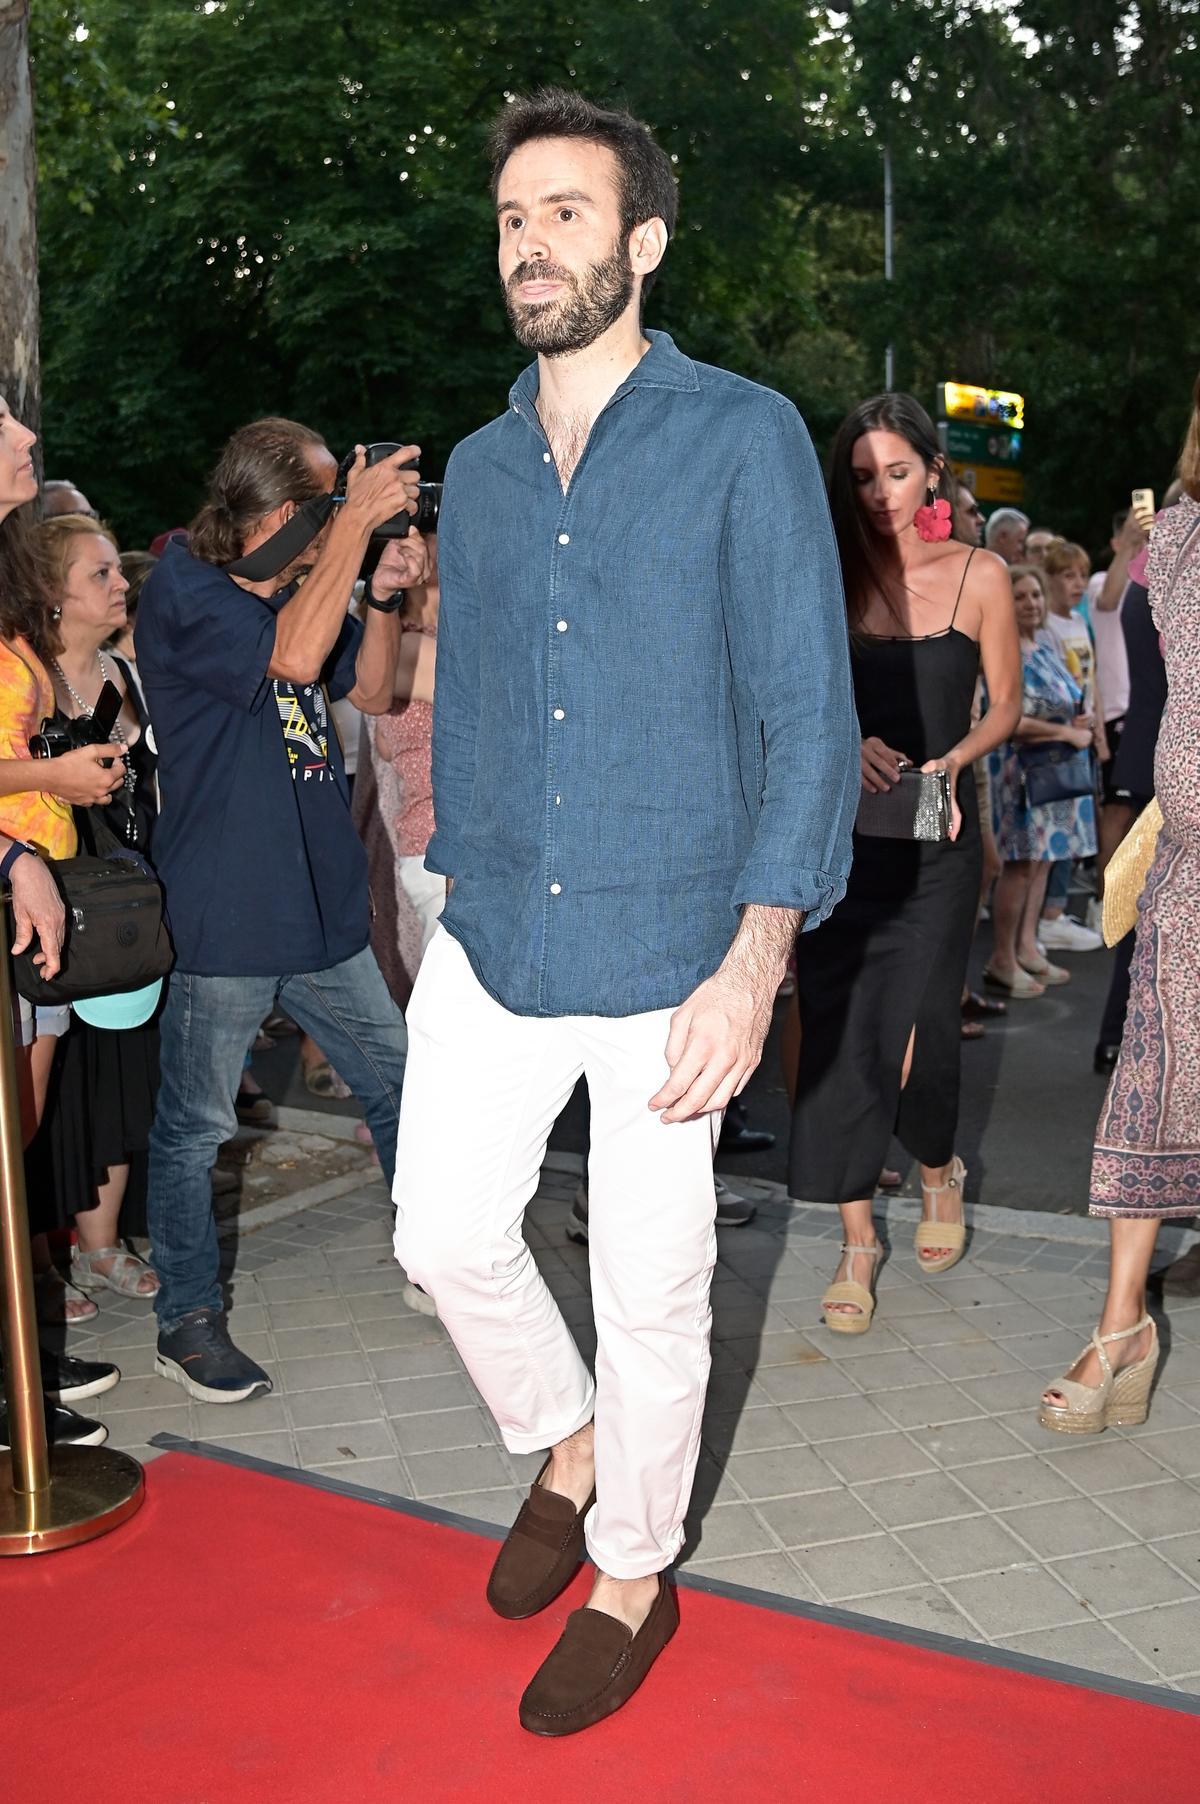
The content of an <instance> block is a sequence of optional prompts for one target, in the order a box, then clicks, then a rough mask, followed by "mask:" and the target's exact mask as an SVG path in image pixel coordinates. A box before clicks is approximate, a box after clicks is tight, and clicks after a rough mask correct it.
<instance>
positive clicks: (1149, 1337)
mask: <svg viewBox="0 0 1200 1804" xmlns="http://www.w3.org/2000/svg"><path fill="white" fill-rule="evenodd" d="M1192 401H1193V406H1192V418H1191V423H1190V425H1189V428H1188V434H1187V439H1186V441H1185V443H1184V447H1183V452H1182V454H1181V457H1180V461H1179V477H1180V481H1181V483H1182V486H1183V494H1182V495H1181V497H1180V499H1179V501H1178V502H1176V504H1175V506H1174V507H1172V508H1169V509H1168V510H1167V511H1166V512H1165V513H1163V514H1161V515H1160V516H1159V518H1158V520H1157V522H1156V523H1155V527H1154V531H1153V534H1152V537H1151V541H1150V551H1149V557H1148V559H1147V566H1146V569H1147V586H1148V588H1149V591H1150V606H1151V610H1152V612H1153V615H1154V620H1155V624H1156V625H1157V627H1158V630H1159V633H1160V634H1161V636H1162V647H1163V656H1164V659H1165V661H1166V669H1167V705H1166V711H1165V713H1164V715H1163V721H1162V727H1161V729H1160V731H1159V737H1158V749H1157V752H1156V754H1155V761H1154V777H1155V793H1156V795H1157V797H1158V801H1159V805H1160V807H1161V808H1162V814H1163V826H1162V831H1161V833H1160V834H1159V839H1158V849H1157V852H1156V854H1155V858H1154V862H1153V864H1152V866H1151V869H1150V874H1149V876H1148V877H1147V879H1146V885H1145V888H1144V890H1143V892H1142V897H1141V901H1140V903H1139V907H1138V924H1137V939H1136V942H1135V949H1134V954H1133V964H1132V967H1131V973H1130V994H1129V1011H1128V1014H1127V1016H1126V1021H1125V1034H1124V1038H1123V1039H1122V1041H1121V1050H1120V1053H1119V1055H1118V1058H1117V1063H1116V1067H1115V1069H1114V1071H1113V1074H1112V1079H1111V1081H1110V1083H1109V1088H1108V1095H1107V1097H1106V1099H1105V1103H1104V1109H1103V1112H1102V1114H1101V1117H1100V1123H1099V1126H1098V1128H1097V1130H1096V1142H1095V1148H1094V1151H1093V1156H1092V1195H1091V1212H1092V1214H1093V1215H1101V1216H1107V1217H1108V1218H1109V1219H1110V1221H1111V1223H1112V1229H1111V1232H1112V1251H1111V1266H1110V1271H1109V1283H1108V1296H1107V1298H1106V1299H1105V1304H1104V1311H1103V1314H1102V1315H1101V1317H1100V1325H1099V1328H1098V1329H1097V1330H1096V1332H1095V1333H1094V1334H1093V1335H1092V1340H1091V1344H1090V1346H1089V1347H1088V1348H1087V1349H1086V1351H1085V1352H1084V1353H1083V1354H1082V1355H1081V1357H1080V1358H1079V1359H1078V1360H1077V1361H1076V1362H1075V1364H1074V1365H1073V1366H1072V1368H1071V1370H1070V1372H1069V1373H1068V1374H1067V1375H1066V1377H1064V1378H1060V1379H1059V1380H1058V1382H1057V1384H1055V1385H1054V1386H1053V1387H1052V1388H1051V1389H1050V1390H1048V1391H1045V1392H1044V1393H1043V1396H1042V1406H1041V1413H1040V1420H1041V1422H1042V1424H1043V1426H1044V1427H1046V1428H1053V1429H1057V1430H1058V1431H1060V1432H1062V1433H1066V1434H1096V1433H1099V1432H1100V1430H1101V1429H1103V1428H1108V1427H1113V1426H1123V1425H1128V1424H1132V1423H1137V1422H1143V1421H1145V1419H1146V1412H1147V1408H1148V1404H1149V1396H1150V1387H1151V1384H1152V1382H1153V1379H1154V1373H1155V1368H1156V1366H1157V1364H1158V1351H1159V1349H1158V1331H1157V1328H1156V1326H1155V1323H1154V1321H1153V1320H1152V1318H1151V1317H1150V1316H1149V1315H1148V1314H1147V1312H1146V1278H1147V1275H1148V1273H1149V1270H1150V1260H1151V1257H1152V1256H1153V1252H1154V1243H1155V1238H1156V1236H1157V1233H1158V1224H1159V1222H1160V1221H1162V1220H1164V1219H1170V1218H1171V1217H1176V1218H1187V1217H1190V1216H1193V1215H1195V1214H1196V1213H1197V1210H1200V962H1198V961H1197V957H1196V947H1197V944H1198V943H1200V784H1198V782H1197V773H1198V772H1200V378H1198V379H1197V382H1196V385H1195V389H1194V392H1193V397H1192Z"/></svg>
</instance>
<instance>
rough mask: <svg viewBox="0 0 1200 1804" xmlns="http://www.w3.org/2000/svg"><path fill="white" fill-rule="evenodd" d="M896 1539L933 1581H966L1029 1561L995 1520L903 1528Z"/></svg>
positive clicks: (985, 1518)
mask: <svg viewBox="0 0 1200 1804" xmlns="http://www.w3.org/2000/svg"><path fill="white" fill-rule="evenodd" d="M897 1539H898V1540H899V1541H901V1542H902V1543H903V1544H904V1546H905V1547H907V1548H908V1550H909V1552H910V1553H911V1554H912V1555H913V1557H914V1559H916V1560H918V1561H919V1562H920V1564H921V1565H922V1566H923V1567H924V1568H925V1570H926V1572H927V1573H928V1574H929V1576H930V1577H931V1578H935V1579H951V1578H967V1577H970V1576H971V1575H972V1574H974V1573H978V1572H996V1571H998V1570H999V1569H1000V1568H1001V1567H1006V1566H1017V1565H1020V1564H1021V1563H1022V1561H1028V1560H1029V1555H1028V1553H1027V1552H1026V1550H1025V1549H1024V1548H1023V1547H1022V1546H1021V1544H1020V1542H1019V1541H1017V1540H1016V1539H1015V1537H1014V1536H1013V1535H1011V1534H1010V1533H1009V1531H1008V1530H1007V1529H1006V1528H1005V1527H1004V1525H1003V1523H1002V1521H1001V1520H1000V1518H999V1517H998V1516H968V1517H967V1518H966V1519H965V1520H964V1521H962V1522H934V1523H930V1524H929V1525H928V1526H927V1527H924V1528H906V1529H904V1530H903V1531H902V1532H901V1533H900V1534H899V1535H898V1536H897Z"/></svg>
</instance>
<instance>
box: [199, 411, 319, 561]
mask: <svg viewBox="0 0 1200 1804" xmlns="http://www.w3.org/2000/svg"><path fill="white" fill-rule="evenodd" d="M327 449H328V446H327V445H326V443H325V440H324V439H323V438H322V437H321V434H320V433H319V432H314V431H313V430H312V428H311V427H310V426H301V425H300V424H299V423H298V422H297V421H296V420H283V419H279V418H276V417H271V418H269V419H265V420H255V421H254V422H253V423H252V424H251V425H249V426H240V427H239V428H238V430H237V431H236V432H235V433H234V435H233V437H232V438H231V439H230V440H229V443H228V444H227V445H226V446H225V449H224V450H223V451H222V453H221V455H220V458H219V459H218V461H217V467H216V469H215V470H214V471H213V473H212V475H211V476H210V477H209V479H208V499H207V501H206V502H205V504H204V506H203V507H202V508H201V509H200V512H199V513H198V514H197V515H196V518H195V519H194V520H193V521H192V524H191V526H190V527H189V528H188V550H189V551H190V552H191V553H192V555H193V556H194V557H198V558H203V560H204V562H205V563H206V564H231V563H232V562H233V561H234V559H235V558H238V557H240V556H241V554H242V551H243V549H244V547H245V542H246V539H247V538H248V537H249V535H250V533H251V532H252V531H253V529H254V527H255V526H256V525H257V524H258V522H259V521H260V520H261V519H262V518H263V515H264V514H269V513H273V512H274V510H275V509H276V508H277V507H280V506H281V505H282V504H283V502H285V501H294V502H296V504H297V505H299V504H300V503H301V502H304V501H311V500H312V498H313V496H314V495H321V494H323V493H324V492H325V490H326V489H327V488H328V487H329V484H328V483H324V482H322V481H321V479H320V478H319V477H318V476H317V475H316V474H315V472H314V471H313V468H312V464H311V463H310V461H309V454H310V453H311V452H312V451H314V450H319V451H325V450H327Z"/></svg>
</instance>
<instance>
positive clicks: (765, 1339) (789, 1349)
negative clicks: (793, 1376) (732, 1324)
mask: <svg viewBox="0 0 1200 1804" xmlns="http://www.w3.org/2000/svg"><path fill="white" fill-rule="evenodd" d="M715 1346H725V1347H728V1349H729V1351H730V1352H731V1353H732V1355H733V1357H734V1358H735V1359H736V1361H737V1363H738V1365H739V1366H740V1368H741V1369H742V1371H744V1372H753V1371H756V1370H757V1369H759V1368H760V1367H761V1368H764V1369H765V1368H767V1367H770V1366H795V1365H802V1366H803V1365H821V1364H823V1363H824V1357H825V1356H824V1354H822V1353H818V1351H817V1349H816V1348H815V1347H814V1346H813V1344H812V1342H811V1341H810V1340H807V1339H806V1338H805V1337H804V1335H802V1334H800V1333H798V1332H797V1330H796V1329H795V1328H790V1327H789V1328H787V1329H786V1330H784V1331H783V1332H782V1333H770V1334H764V1335H761V1336H755V1335H750V1336H748V1337H747V1336H743V1337H739V1338H735V1339H733V1340H729V1341H721V1340H719V1339H716V1338H714V1347H715Z"/></svg>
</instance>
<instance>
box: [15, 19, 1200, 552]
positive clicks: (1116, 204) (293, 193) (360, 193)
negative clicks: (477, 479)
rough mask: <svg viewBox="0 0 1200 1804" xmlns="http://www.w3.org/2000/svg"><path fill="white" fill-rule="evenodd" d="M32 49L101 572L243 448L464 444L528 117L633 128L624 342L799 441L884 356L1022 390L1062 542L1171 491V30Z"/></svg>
mask: <svg viewBox="0 0 1200 1804" xmlns="http://www.w3.org/2000/svg"><path fill="white" fill-rule="evenodd" d="M33 24H34V50H35V58H36V62H35V72H36V77H37V83H38V104H39V129H40V142H41V153H42V169H41V178H42V179H41V226H42V271H43V369H44V373H43V391H44V407H43V417H44V423H45V429H46V439H47V446H48V458H49V462H50V465H51V466H52V473H69V474H71V475H72V476H73V477H75V478H76V479H77V480H79V481H81V482H82V483H83V484H84V486H85V487H86V488H88V489H89V491H92V492H94V496H95V498H96V499H97V500H98V501H99V502H100V503H101V504H102V505H103V507H104V508H105V510H106V511H107V512H108V513H110V514H111V516H112V518H113V519H114V521H115V522H116V523H117V525H118V527H119V529H120V531H121V533H122V535H123V537H124V538H125V539H126V541H127V542H134V540H136V539H138V538H144V537H146V536H147V535H149V534H150V533H151V532H153V531H155V530H157V529H159V528H161V527H163V526H165V525H171V524H175V523H177V522H178V521H179V520H180V519H182V518H186V517H187V516H188V514H189V513H190V512H191V510H192V508H193V506H194V503H195V500H196V496H197V492H198V488H199V484H200V481H201V479H202V475H203V472H204V469H205V468H206V466H207V465H208V464H209V463H210V462H211V459H212V456H213V453H214V451H215V449H216V447H217V446H218V445H219V444H220V442H221V440H222V439H223V438H224V437H225V436H226V435H227V433H228V432H229V431H230V430H231V429H232V427H233V426H235V425H236V424H238V423H239V422H240V421H241V420H243V419H245V418H247V417H251V416H253V415H255V414H259V413H265V412H268V411H280V412H287V413H290V414H293V415H295V416H297V417H299V418H302V419H305V420H308V421H310V422H311V423H312V424H314V425H316V426H318V427H319V428H320V429H321V430H322V431H324V432H325V433H326V435H327V437H328V438H329V440H330V443H331V444H333V445H334V446H336V447H341V446H344V445H348V444H350V443H352V442H353V441H354V440H355V439H356V438H369V437H384V436H389V437H390V436H393V435H396V434H403V435H405V436H410V435H411V436H412V437H414V438H417V439H418V440H419V441H420V442H421V444H422V445H423V447H424V460H423V461H424V463H425V466H426V468H427V470H428V472H429V473H430V474H436V473H439V472H440V468H441V466H442V465H443V464H444V462H445V458H446V456H447V455H448V453H449V450H450V448H451V446H452V445H453V443H454V442H455V441H456V439H457V438H459V437H461V436H462V434H464V433H465V432H468V431H471V430H472V429H473V428H474V427H476V426H478V425H479V424H481V423H482V422H483V421H484V420H486V419H488V418H490V417H492V415H493V414H494V413H495V412H496V411H497V409H498V407H500V406H501V405H502V404H503V400H504V396H505V394H506V392H507V387H508V384H509V382H510V381H511V379H512V377H513V375H514V374H515V372H516V370H517V369H518V368H519V367H520V364H521V362H522V355H521V353H520V352H519V351H518V350H517V348H516V347H515V346H514V345H513V343H512V340H511V338H510V335H509V333H508V330H507V326H506V323H505V320H504V315H503V311H502V307H501V305H500V300H499V295H498V291H497V286H496V276H495V263H494V225H493V222H492V218H491V209H490V206H489V201H488V195H487V172H486V165H485V158H484V140H485V135H486V129H487V124H488V121H489V120H490V118H491V117H492V115H493V114H494V112H495V111H496V110H497V108H498V107H500V106H501V105H502V104H503V103H504V98H505V95H506V94H507V93H511V92H515V91H518V90H522V89H526V88H528V87H530V86H532V85H535V84H536V83H538V82H562V83H566V84H569V85H573V86H578V87H580V88H582V89H583V90H584V91H585V92H587V93H589V94H591V95H592V96H594V97H595V98H597V99H602V100H612V101H619V102H622V103H624V104H627V105H629V106H630V107H631V108H633V110H634V111H635V112H637V113H638V114H640V115H641V116H642V117H645V118H647V119H649V120H650V121H651V122H652V123H653V125H654V126H655V129H656V131H657V133H658V135H659V138H660V141H661V142H662V143H663V144H664V146H665V147H666V148H667V149H668V150H669V152H670V153H671V154H672V156H673V157H674V158H675V160H676V166H677V169H678V172H679V180H680V190H681V206H682V211H681V222H680V231H679V234H678V238H677V241H676V242H675V243H674V244H673V245H672V247H671V250H670V254H669V256H668V259H667V263H666V265H665V268H664V272H663V276H662V278H661V280H660V282H659V284H658V286H657V288H656V290H655V292H654V294H653V295H652V297H651V301H650V312H649V317H650V320H651V323H659V324H663V325H666V326H667V327H668V328H669V329H670V330H672V331H673V332H674V333H675V335H676V336H677V338H678V339H679V341H680V342H681V343H682V344H683V345H684V346H685V347H686V348H687V349H688V350H689V351H690V352H691V353H692V354H694V355H696V356H698V357H702V358H707V359H710V360H712V361H716V362H721V363H724V364H726V365H728V366H730V367H732V368H736V369H739V370H742V371H743V372H745V373H746V374H748V375H751V376H754V377H757V378H758V379H760V380H762V381H765V382H768V383H771V384H772V385H773V386H776V387H779V388H781V389H783V390H784V391H785V392H787V393H789V394H791V395H792V396H793V397H794V398H795V399H796V401H797V403H798V404H799V405H800V407H801V408H802V410H803V411H804V412H805V414H806V416H807V418H808V419H809V422H810V425H811V426H812V429H813V431H814V436H815V437H816V438H817V441H818V444H819V445H823V444H824V443H826V442H827V441H828V437H829V435H830V433H831V431H832V429H833V427H834V426H835V425H836V422H837V420H838V419H839V418H840V416H841V414H842V413H843V412H844V411H845V410H846V408H847V407H849V406H850V405H851V404H852V403H853V402H854V401H856V400H858V399H860V398H861V397H862V396H863V395H864V394H866V393H868V392H870V391H871V390H873V389H875V388H877V387H879V386H880V385H881V377H882V369H883V348H884V346H885V344H886V343H888V342H889V340H890V341H891V342H893V343H894V344H895V346H896V349H897V378H898V381H900V382H901V383H903V384H904V385H905V386H911V387H912V388H913V389H914V391H915V392H916V393H918V394H919V395H920V396H921V398H922V399H923V400H924V401H925V402H926V403H927V404H928V405H930V406H932V402H933V390H934V385H935V384H936V382H937V381H938V379H940V378H942V377H946V376H954V377H958V378H960V379H962V380H967V381H980V382H988V383H995V384H997V385H1000V386H1005V387H1023V388H1024V389H1025V390H1026V392H1027V393H1028V395H1029V398H1030V418H1031V430H1030V433H1029V435H1028V440H1027V444H1028V449H1029V454H1030V470H1031V476H1032V494H1033V498H1034V504H1035V507H1036V508H1037V510H1038V511H1039V513H1040V514H1045V515H1047V516H1048V517H1049V518H1051V519H1052V520H1053V521H1054V522H1055V523H1056V524H1060V525H1062V526H1063V527H1065V528H1066V529H1068V530H1070V531H1072V532H1074V533H1078V534H1083V535H1085V536H1087V537H1088V538H1089V539H1090V540H1091V541H1093V542H1102V539H1103V537H1104V522H1105V519H1106V516H1107V513H1108V510H1109V508H1110V506H1111V505H1112V503H1113V501H1114V500H1116V499H1119V498H1120V495H1121V492H1122V491H1123V490H1124V489H1125V488H1127V487H1128V486H1129V485H1130V484H1131V483H1132V482H1133V481H1135V480H1136V481H1153V482H1155V483H1156V484H1157V485H1159V486H1161V483H1162V480H1163V477H1164V474H1165V470H1166V468H1167V467H1168V466H1169V463H1170V460H1171V457H1172V455H1173V450H1174V446H1175V443H1176V440H1177V439H1178V436H1179V432H1180V430H1181V427H1182V422H1183V417H1184V409H1185V401H1186V391H1187V387H1188V382H1189V377H1190V373H1191V370H1192V368H1193V367H1194V365H1195V363H1196V361H1197V356H1196V351H1197V345H1196V332H1195V327H1194V324H1193V314H1194V309H1193V308H1192V307H1191V304H1190V303H1191V295H1192V293H1193V292H1194V271H1195V268H1196V267H1197V257H1196V252H1197V243H1196V238H1197V226H1196V223H1195V222H1196V218H1197V211H1196V205H1195V202H1196V198H1197V196H1196V184H1197V182H1198V181H1200V158H1198V157H1197V155H1196V142H1195V139H1196V129H1197V128H1196V119H1195V111H1194V106H1193V102H1194V100H1195V84H1196V77H1195V76H1194V75H1193V74H1191V73H1190V70H1189V66H1188V62H1187V54H1186V53H1187V50H1188V47H1189V43H1190V41H1191V38H1192V37H1193V36H1194V33H1195V25H1196V7H1195V5H1194V3H1193V0H1187V3H1186V4H1185V3H1183V0H1156V3H1154V4H1146V5H1129V4H1121V5H1118V4H1108V3H1107V0H1022V3H1020V4H1016V3H1014V4H1013V5H1011V6H1009V7H1008V8H1007V9H1005V8H1004V7H1002V6H999V5H996V4H982V3H980V0H907V4H904V5H899V6H892V5H890V4H886V3H885V0H857V3H856V4H853V3H852V4H850V5H849V7H848V10H843V11H841V12H837V13H829V12H826V10H825V9H823V8H821V7H819V6H812V5H806V4H802V3H801V0H755V4H753V5H750V4H749V0H736V3H735V0H557V3H552V0H522V3H521V4H520V5H516V4H513V3H512V0H459V3H458V4H456V5H455V7H454V8H452V9H449V10H447V9H437V8H434V9H416V8H412V7H408V6H402V5H400V4H399V0H139V4H138V5H137V6H136V7H131V6H129V5H128V3H127V0H34V6H33ZM1192 60H1193V64H1194V63H1195V62H1197V61H1200V59H1197V58H1195V57H1194V56H1193V59H1192ZM885 137H886V139H887V141H888V142H889V143H890V144H891V146H892V154H893V160H894V165H895V171H896V190H897V213H898V228H899V235H898V242H897V267H896V281H895V283H894V284H893V285H892V286H891V289H890V291H886V292H885V289H884V286H883V283H882V280H881V273H882V272H881V264H882V231H881V218H880V204H881V196H882V176H881V147H882V143H883V141H884V138H885Z"/></svg>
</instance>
